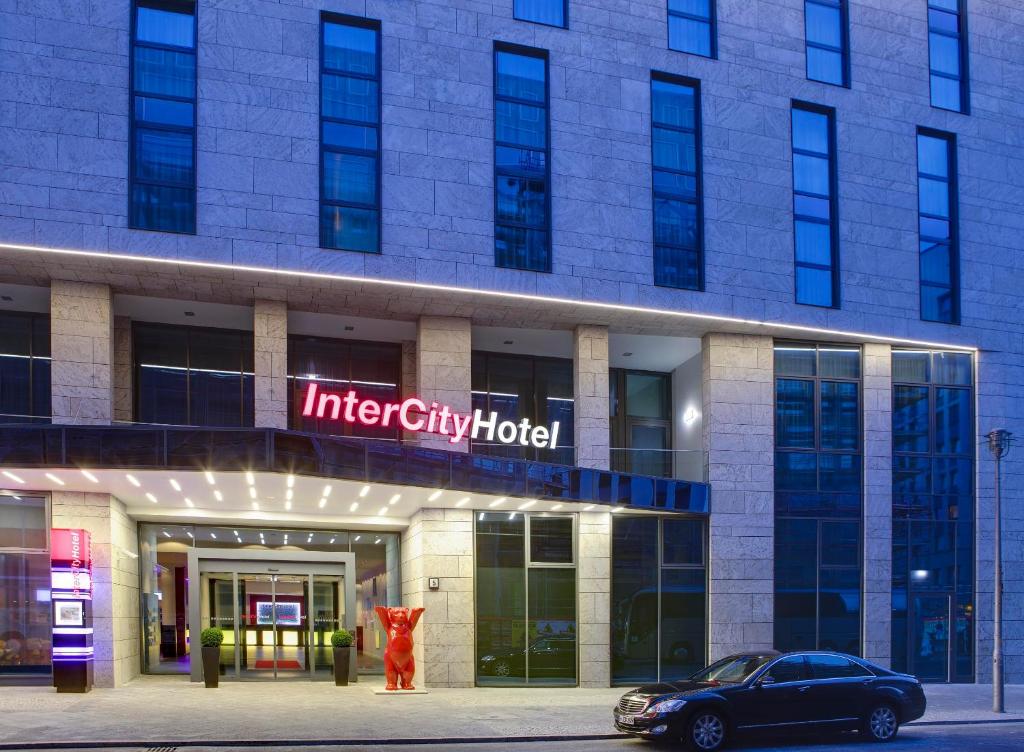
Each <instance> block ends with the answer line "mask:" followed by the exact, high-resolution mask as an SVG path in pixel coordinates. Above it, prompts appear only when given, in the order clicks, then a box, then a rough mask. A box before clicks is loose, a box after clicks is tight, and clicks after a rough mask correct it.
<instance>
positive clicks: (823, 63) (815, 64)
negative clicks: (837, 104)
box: [807, 47, 843, 86]
mask: <svg viewBox="0 0 1024 752" xmlns="http://www.w3.org/2000/svg"><path fill="white" fill-rule="evenodd" d="M807 77H808V78H809V79H811V80H812V81H823V82H824V83H827V84H835V85H836V86H842V85H843V54H842V53H841V52H836V51H834V50H823V49H821V48H820V47H808V48H807Z"/></svg>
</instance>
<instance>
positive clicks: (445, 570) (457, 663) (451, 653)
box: [402, 509, 475, 687]
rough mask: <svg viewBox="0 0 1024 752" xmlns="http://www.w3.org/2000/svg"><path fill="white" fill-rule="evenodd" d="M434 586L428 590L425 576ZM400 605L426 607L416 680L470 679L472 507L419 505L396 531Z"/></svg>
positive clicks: (465, 682)
mask: <svg viewBox="0 0 1024 752" xmlns="http://www.w3.org/2000/svg"><path fill="white" fill-rule="evenodd" d="M430 577H437V578H438V580H439V583H440V587H439V588H438V589H437V590H430V588H429V587H428V578H430ZM402 605H404V606H411V607H419V606H422V607H423V608H425V609H426V611H425V612H424V614H423V619H422V620H421V622H420V624H421V625H422V626H421V627H420V628H419V634H418V635H417V636H416V653H415V656H416V661H417V674H418V676H419V681H420V682H421V683H423V684H424V685H425V686H431V687H472V686H473V683H474V679H475V672H474V669H473V666H474V664H473V655H474V607H473V512H472V510H463V509H421V510H420V511H419V512H417V513H416V514H415V515H413V518H412V520H411V522H410V524H409V527H408V528H407V529H406V530H405V532H403V533H402Z"/></svg>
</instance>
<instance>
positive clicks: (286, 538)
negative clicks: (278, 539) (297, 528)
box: [284, 533, 288, 543]
mask: <svg viewBox="0 0 1024 752" xmlns="http://www.w3.org/2000/svg"><path fill="white" fill-rule="evenodd" d="M284 542H285V543H287V542H288V533H285V534H284Z"/></svg>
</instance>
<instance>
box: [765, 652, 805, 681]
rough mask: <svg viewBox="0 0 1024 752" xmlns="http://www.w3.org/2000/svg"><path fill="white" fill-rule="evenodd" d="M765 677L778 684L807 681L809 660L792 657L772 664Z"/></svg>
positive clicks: (798, 656)
mask: <svg viewBox="0 0 1024 752" xmlns="http://www.w3.org/2000/svg"><path fill="white" fill-rule="evenodd" d="M765 676H770V677H771V678H772V679H773V680H774V681H775V683H776V684H781V683H783V682H795V681H807V679H808V678H809V673H808V671H807V660H806V659H805V658H804V656H802V655H791V656H789V657H788V658H782V659H780V660H778V661H776V662H775V663H773V664H772V666H771V668H769V669H768V671H767V673H766V674H765Z"/></svg>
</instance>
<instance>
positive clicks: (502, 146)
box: [494, 46, 551, 272]
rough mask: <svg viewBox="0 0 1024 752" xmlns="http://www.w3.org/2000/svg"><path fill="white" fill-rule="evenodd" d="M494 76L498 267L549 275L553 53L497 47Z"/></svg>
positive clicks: (496, 250)
mask: <svg viewBox="0 0 1024 752" xmlns="http://www.w3.org/2000/svg"><path fill="white" fill-rule="evenodd" d="M494 78H495V86H494V209H495V211H494V219H495V221H494V256H495V264H497V265H498V266H503V267H507V268H511V269H529V270H531V271H536V272H549V271H551V165H550V146H549V143H548V141H549V133H548V57H547V52H545V51H543V50H534V49H524V48H522V47H504V46H495V49H494Z"/></svg>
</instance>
